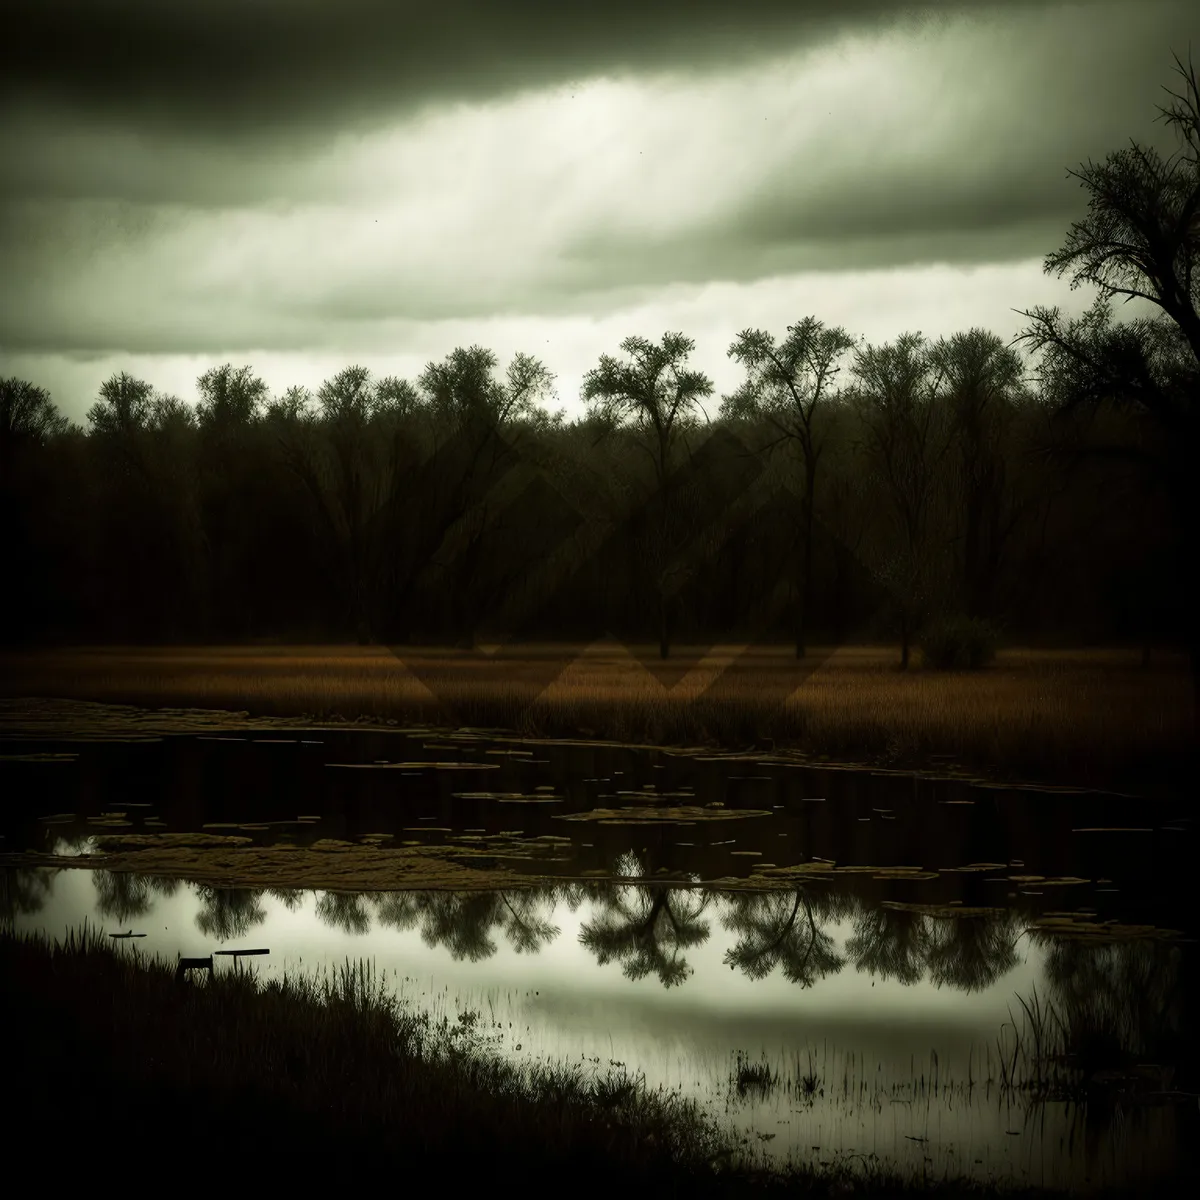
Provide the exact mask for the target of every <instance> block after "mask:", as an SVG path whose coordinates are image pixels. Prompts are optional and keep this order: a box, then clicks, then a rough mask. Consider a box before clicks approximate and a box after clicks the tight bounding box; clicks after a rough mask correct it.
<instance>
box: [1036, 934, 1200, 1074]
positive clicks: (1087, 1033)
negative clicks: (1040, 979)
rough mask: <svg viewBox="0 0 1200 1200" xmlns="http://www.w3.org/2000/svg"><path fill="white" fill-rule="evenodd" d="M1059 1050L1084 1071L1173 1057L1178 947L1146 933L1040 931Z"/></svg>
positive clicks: (1179, 1013) (1179, 1023)
mask: <svg viewBox="0 0 1200 1200" xmlns="http://www.w3.org/2000/svg"><path fill="white" fill-rule="evenodd" d="M1033 936H1034V937H1035V939H1036V940H1037V941H1038V942H1039V943H1040V944H1042V945H1044V946H1045V947H1046V951H1047V953H1046V965H1045V972H1046V980H1047V982H1048V984H1049V986H1050V993H1049V997H1048V998H1049V1001H1050V1004H1051V1006H1052V1007H1053V1010H1054V1013H1055V1018H1056V1021H1055V1024H1056V1026H1057V1032H1058V1034H1059V1036H1060V1037H1061V1040H1062V1046H1061V1050H1062V1052H1063V1053H1065V1054H1067V1055H1068V1056H1070V1058H1071V1059H1072V1060H1073V1061H1074V1062H1075V1063H1076V1064H1077V1065H1078V1066H1080V1067H1081V1068H1082V1069H1084V1070H1088V1071H1093V1070H1104V1069H1108V1068H1112V1067H1116V1066H1119V1065H1121V1064H1122V1063H1123V1062H1124V1061H1125V1060H1127V1059H1128V1058H1130V1057H1140V1056H1155V1055H1160V1056H1163V1057H1170V1055H1171V1054H1172V1053H1173V1051H1174V1047H1175V1045H1176V1043H1177V1039H1178V1038H1179V1037H1180V1035H1181V1034H1182V1033H1183V1032H1184V1029H1183V1024H1184V1022H1183V994H1182V988H1181V987H1180V986H1179V983H1178V980H1179V962H1180V954H1181V951H1180V948H1179V947H1178V946H1171V945H1168V944H1166V943H1164V942H1160V941H1157V940H1153V939H1148V938H1143V939H1138V940H1130V941H1122V942H1110V943H1104V942H1100V943H1097V942H1093V941H1088V940H1083V939H1073V938H1055V937H1052V936H1050V935H1046V934H1042V933H1040V932H1035V933H1034V935H1033Z"/></svg>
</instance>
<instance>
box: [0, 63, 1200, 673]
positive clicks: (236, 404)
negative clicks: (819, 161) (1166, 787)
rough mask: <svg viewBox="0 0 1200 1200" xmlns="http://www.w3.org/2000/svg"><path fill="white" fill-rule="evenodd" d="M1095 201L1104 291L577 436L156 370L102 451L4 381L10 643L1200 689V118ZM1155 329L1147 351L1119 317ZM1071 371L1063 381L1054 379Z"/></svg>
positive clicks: (1080, 264)
mask: <svg viewBox="0 0 1200 1200" xmlns="http://www.w3.org/2000/svg"><path fill="white" fill-rule="evenodd" d="M1176 61H1177V64H1178V67H1179V72H1180V74H1181V75H1182V76H1183V78H1184V80H1185V83H1186V87H1185V89H1184V91H1183V92H1182V93H1180V94H1176V93H1173V92H1172V93H1169V94H1170V95H1171V96H1172V97H1173V99H1174V101H1175V103H1174V104H1173V105H1172V106H1170V107H1168V108H1165V109H1162V110H1161V112H1162V114H1163V116H1164V117H1165V118H1166V119H1167V120H1168V121H1169V122H1171V123H1173V124H1174V125H1175V126H1176V128H1177V130H1178V132H1179V133H1180V134H1181V137H1182V142H1183V145H1182V148H1181V149H1180V151H1179V152H1178V153H1176V154H1175V155H1173V156H1172V157H1170V158H1169V159H1165V160H1164V159H1163V158H1161V157H1160V156H1159V155H1158V154H1157V153H1156V152H1154V151H1153V150H1148V149H1144V148H1142V147H1140V146H1138V145H1137V144H1136V143H1133V144H1132V146H1131V148H1130V149H1128V150H1122V151H1119V152H1116V153H1114V154H1111V155H1109V157H1108V159H1107V160H1106V161H1105V162H1104V163H1102V164H1099V165H1096V164H1088V165H1087V166H1085V167H1084V168H1082V169H1081V170H1080V171H1078V172H1072V174H1075V175H1076V176H1077V177H1078V178H1079V180H1080V181H1081V183H1082V184H1083V185H1084V187H1085V188H1086V190H1087V191H1088V193H1089V208H1088V213H1087V215H1086V216H1085V217H1083V218H1082V219H1081V220H1079V221H1077V222H1076V223H1075V224H1074V225H1073V226H1072V227H1071V230H1070V231H1069V233H1068V236H1067V239H1066V242H1065V244H1064V246H1063V248H1062V249H1060V250H1059V251H1057V252H1055V253H1053V254H1051V255H1050V256H1049V257H1048V258H1047V259H1046V262H1045V267H1046V270H1047V271H1050V272H1055V273H1058V274H1060V275H1061V274H1063V273H1066V272H1070V273H1071V279H1072V285H1073V286H1075V285H1077V284H1079V283H1089V284H1091V285H1093V286H1095V287H1096V288H1097V289H1098V291H1099V295H1098V297H1097V300H1096V302H1095V304H1094V305H1093V306H1092V307H1091V309H1089V310H1088V311H1087V312H1086V313H1085V314H1084V315H1083V316H1082V317H1080V318H1078V319H1075V320H1065V319H1064V318H1063V317H1062V315H1061V314H1060V313H1059V311H1058V310H1046V309H1035V310H1033V311H1032V312H1026V313H1023V314H1022V315H1024V316H1025V317H1027V318H1028V321H1029V324H1028V326H1027V328H1026V329H1025V330H1024V331H1023V333H1022V334H1021V335H1019V337H1018V338H1017V339H1016V340H1015V341H1014V342H1013V343H1007V344H1006V343H1005V342H1004V341H1003V340H1002V339H1001V338H999V337H998V336H996V335H995V334H994V333H992V332H990V331H988V330H985V329H981V328H973V329H969V330H966V331H964V332H961V333H958V334H955V335H954V336H951V337H947V338H941V339H938V340H936V341H933V340H929V339H926V338H925V337H923V336H922V335H921V334H920V333H919V332H908V333H905V334H903V335H901V336H900V337H898V338H897V339H896V340H895V341H893V342H890V343H886V344H881V345H871V344H867V343H865V342H863V341H862V340H861V339H859V338H856V337H854V336H853V335H852V334H851V333H849V332H847V331H846V330H845V329H843V328H840V327H831V326H828V325H826V324H825V323H824V322H822V321H821V320H820V319H819V318H818V317H816V316H805V317H804V318H803V319H801V320H799V321H798V322H797V323H795V324H793V325H791V326H789V327H788V328H787V329H786V330H785V331H783V332H781V333H778V334H776V333H772V332H770V331H766V330H761V329H746V330H743V331H742V332H741V333H740V334H739V335H738V336H737V338H736V339H735V340H734V341H733V343H732V344H731V345H730V346H729V348H728V353H729V355H730V357H731V358H733V359H734V360H736V361H737V362H738V363H739V364H740V366H741V367H742V368H743V370H744V379H743V382H742V383H741V385H740V386H739V387H738V388H736V389H735V390H734V391H733V392H732V393H731V394H729V395H727V396H724V397H721V398H720V399H719V401H718V402H716V403H715V404H714V403H712V402H711V401H710V399H709V398H710V397H711V396H712V394H713V391H714V387H713V383H712V381H711V380H710V379H709V378H708V377H707V376H705V375H704V374H703V373H702V372H699V371H696V370H694V369H692V368H690V367H689V366H688V359H689V356H690V355H691V354H692V352H693V351H694V349H695V345H694V342H693V341H692V340H691V339H690V338H688V337H686V336H685V335H684V334H682V333H678V332H668V333H667V334H665V335H664V336H663V337H662V339H661V340H660V341H657V342H655V341H651V340H648V339H647V338H644V337H641V336H633V337H629V338H627V339H626V340H625V341H624V342H622V343H621V345H620V355H619V356H611V355H607V354H606V355H602V356H601V357H600V360H599V362H598V364H597V365H596V366H595V367H594V368H593V369H592V370H591V371H589V372H588V373H587V375H586V376H585V379H584V384H583V390H582V399H583V401H584V407H585V415H583V416H582V417H580V418H579V419H577V420H572V421H568V420H566V419H565V418H564V415H563V413H562V412H561V411H560V412H557V413H554V414H551V412H550V411H549V410H548V409H547V407H546V404H547V403H548V402H549V401H550V399H551V398H552V395H553V393H552V386H553V376H552V375H551V373H550V371H549V370H548V369H547V368H546V366H545V365H544V364H543V363H541V362H540V361H539V360H537V359H536V358H533V357H532V356H530V355H527V354H517V355H516V356H515V357H514V358H513V360H512V362H511V363H509V364H508V366H507V368H506V369H505V370H503V371H501V370H500V369H499V363H498V360H497V357H496V356H495V354H493V353H492V352H491V351H490V350H488V349H486V348H484V347H481V346H471V347H469V348H459V349H456V350H455V351H454V352H453V353H451V354H450V355H449V356H448V357H447V358H445V359H444V360H443V361H441V362H431V363H430V364H429V365H428V366H427V367H426V368H425V370H424V371H423V372H422V373H421V374H420V376H419V378H418V379H417V380H416V381H415V382H412V381H408V380H401V379H396V378H393V377H388V378H382V379H373V378H372V376H371V374H370V372H368V371H367V370H366V369H365V368H363V367H360V366H350V367H347V368H346V369H345V370H343V371H341V372H339V373H338V374H336V375H335V376H334V377H333V378H331V379H329V380H327V381H326V382H325V383H323V384H322V385H321V386H320V388H318V389H317V391H316V392H315V394H313V393H310V392H309V391H307V390H306V389H303V388H292V389H289V390H288V391H287V392H285V393H284V394H283V395H282V396H275V397H272V396H271V395H270V394H269V391H268V388H267V386H266V385H265V383H264V382H263V380H262V379H261V378H259V377H258V376H257V375H256V374H255V373H254V370H253V369H252V368H251V367H250V366H235V365H233V364H225V365H223V366H220V367H217V368H214V369H212V370H209V371H207V372H205V373H204V374H203V375H201V376H200V378H199V379H198V380H197V390H198V394H199V402H198V403H197V404H196V405H195V406H194V407H193V406H191V405H188V404H185V403H184V402H183V401H181V400H180V399H179V398H178V397H175V396H169V395H163V394H160V393H158V392H156V391H155V390H154V389H153V387H152V386H151V385H150V384H149V383H147V382H146V381H144V380H141V379H136V378H134V377H132V376H130V375H129V374H127V373H124V372H122V373H119V374H116V375H114V376H113V377H111V378H110V379H108V380H107V381H106V382H105V383H104V384H103V385H102V386H101V388H100V391H99V395H98V397H97V399H96V402H95V404H94V405H93V407H92V408H91V409H90V411H89V412H88V414H87V424H86V428H81V427H78V426H74V425H72V424H70V423H69V422H67V421H66V420H65V419H64V418H63V417H62V415H61V414H60V413H58V412H57V410H56V409H55V407H54V404H53V401H52V398H51V397H50V395H49V394H48V393H47V392H46V391H45V390H44V389H42V388H39V387H38V386H36V385H35V384H34V383H32V382H30V381H27V380H23V379H17V378H10V379H7V380H2V381H0V504H2V505H3V510H2V512H0V519H2V525H0V528H3V530H4V531H5V538H6V543H7V547H6V549H7V554H6V559H7V562H8V565H9V571H8V580H9V582H8V584H7V586H6V587H5V589H4V592H3V595H4V601H3V603H4V611H3V613H2V614H0V619H2V621H3V626H2V629H3V636H4V638H5V640H6V641H7V642H9V643H28V642H38V641H102V640H118V641H156V640H189V641H190V640H200V641H204V640H210V639H212V640H228V639H256V638H263V639H267V638H281V639H288V638H295V639H302V640H307V639H314V640H326V641H339V640H343V639H347V638H349V639H353V640H357V641H359V642H363V643H368V642H384V643H409V642H414V641H434V642H452V643H456V644H462V645H470V644H472V643H473V642H474V641H475V640H476V639H479V638H486V637H491V636H511V637H517V638H521V637H530V638H547V639H549V638H572V639H574V638H580V637H585V638H591V637H596V636H600V635H603V634H606V633H608V634H612V635H614V636H617V637H621V638H625V639H629V640H637V641H645V640H652V641H656V642H657V643H658V644H659V648H660V653H661V654H662V655H663V656H664V657H665V656H667V655H668V654H669V653H670V647H671V645H672V643H673V642H675V641H677V640H681V639H683V640H689V641H691V640H730V639H736V640H746V639H748V638H749V639H770V640H776V641H777V640H779V639H780V638H781V637H783V638H787V639H788V640H789V641H790V642H794V644H795V647H796V653H797V655H798V656H803V655H804V654H805V653H806V652H807V648H808V645H809V644H810V642H811V641H813V640H814V639H816V638H820V639H832V640H834V641H841V640H844V639H846V638H849V637H855V636H870V637H884V636H886V637H889V638H894V639H895V640H896V641H897V642H899V644H900V647H901V651H900V654H901V661H902V663H903V664H904V665H907V663H908V658H909V648H910V646H911V645H912V644H913V642H914V639H916V638H917V637H918V635H919V633H920V631H921V630H922V628H923V627H927V626H928V624H929V622H930V621H932V620H935V619H937V618H939V617H944V616H946V615H947V614H963V615H966V616H969V617H972V618H977V619H987V620H990V621H993V622H996V623H998V624H1000V625H1002V626H1003V627H1004V628H1005V629H1006V630H1007V631H1008V632H1009V633H1010V634H1013V635H1019V636H1022V637H1034V638H1036V637H1052V638H1069V639H1071V640H1075V641H1099V640H1111V639H1121V640H1138V641H1140V642H1145V643H1146V644H1147V645H1148V644H1149V643H1150V642H1154V641H1161V640H1168V641H1178V642H1181V643H1182V644H1184V645H1186V646H1187V647H1188V648H1189V649H1190V651H1191V655H1192V661H1193V664H1194V666H1197V668H1198V669H1200V642H1198V640H1197V637H1196V633H1195V622H1194V620H1193V614H1194V612H1195V611H1196V607H1197V606H1196V598H1197V597H1196V592H1195V587H1194V584H1193V583H1192V582H1191V580H1192V577H1193V575H1195V574H1197V572H1196V571H1195V569H1194V568H1195V561H1194V560H1195V556H1196V548H1197V533H1198V531H1200V504H1198V503H1197V487H1196V484H1195V470H1194V467H1193V464H1194V461H1195V456H1196V449H1197V445H1196V435H1197V419H1196V393H1197V385H1198V382H1200V311H1198V299H1200V296H1198V293H1200V271H1197V269H1196V267H1197V260H1198V258H1200V217H1198V209H1200V93H1198V91H1197V87H1196V76H1195V71H1194V69H1190V70H1185V69H1184V68H1183V66H1182V64H1179V63H1178V60H1176ZM1117 296H1121V297H1123V298H1125V299H1128V298H1131V297H1134V296H1136V297H1140V298H1142V299H1144V300H1148V301H1150V302H1151V303H1152V304H1153V305H1155V306H1156V307H1157V310H1158V311H1157V312H1156V313H1155V315H1154V316H1152V317H1141V318H1138V319H1136V320H1133V321H1127V322H1123V323H1117V322H1115V321H1114V320H1113V309H1112V301H1113V299H1115V298H1116V297H1117ZM1022 342H1023V343H1025V350H1027V351H1028V352H1030V353H1031V354H1033V355H1036V356H1037V361H1036V363H1035V362H1032V361H1031V360H1027V359H1026V357H1025V356H1024V351H1023V350H1022V349H1021V348H1019V347H1020V343H1022Z"/></svg>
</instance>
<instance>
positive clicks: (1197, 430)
mask: <svg viewBox="0 0 1200 1200" xmlns="http://www.w3.org/2000/svg"><path fill="white" fill-rule="evenodd" d="M1175 66H1176V70H1177V73H1178V74H1179V76H1180V77H1181V78H1182V80H1183V87H1182V89H1181V90H1180V91H1179V92H1173V91H1171V89H1170V88H1164V91H1166V92H1167V94H1168V95H1169V96H1170V97H1171V100H1172V103H1171V104H1169V105H1168V106H1167V107H1161V106H1160V108H1159V113H1160V114H1161V119H1164V120H1165V121H1166V122H1167V123H1168V124H1169V125H1172V126H1174V127H1175V129H1176V131H1177V133H1178V134H1179V135H1180V137H1181V141H1182V145H1181V146H1180V147H1179V149H1178V150H1176V151H1175V153H1173V154H1172V155H1171V156H1170V157H1169V158H1167V159H1164V158H1163V157H1162V156H1161V155H1160V154H1158V153H1157V151H1155V150H1154V149H1153V148H1148V147H1143V146H1140V145H1139V144H1138V143H1137V142H1132V141H1131V143H1130V145H1129V147H1128V148H1126V149H1124V150H1119V151H1116V152H1114V153H1112V154H1110V155H1109V156H1108V157H1107V158H1106V159H1105V161H1104V162H1103V163H1100V164H1095V163H1092V162H1088V163H1087V164H1086V165H1085V166H1083V167H1081V169H1080V170H1078V171H1071V172H1070V174H1071V175H1073V176H1074V177H1075V178H1077V179H1079V180H1080V182H1081V183H1082V185H1083V186H1084V187H1085V188H1086V189H1087V190H1088V192H1089V193H1090V196H1089V200H1088V212H1087V215H1086V216H1085V217H1083V218H1081V219H1080V220H1078V221H1076V222H1075V223H1074V224H1073V225H1072V226H1071V229H1070V231H1069V232H1068V234H1067V238H1066V242H1065V244H1064V245H1063V247H1062V248H1061V249H1060V250H1057V251H1055V252H1054V253H1053V254H1050V255H1048V256H1047V258H1046V260H1045V264H1044V269H1045V271H1046V272H1047V273H1050V272H1053V273H1054V274H1057V275H1059V276H1061V275H1063V274H1064V273H1066V272H1068V271H1070V272H1071V286H1072V288H1076V287H1078V286H1079V285H1080V284H1081V283H1090V284H1092V285H1094V286H1095V287H1096V288H1098V289H1099V292H1100V295H1099V297H1098V298H1097V301H1096V303H1095V304H1094V305H1093V306H1092V308H1091V310H1090V311H1089V312H1087V313H1085V314H1084V316H1082V317H1080V318H1079V319H1078V320H1075V321H1071V322H1068V323H1066V324H1065V325H1064V323H1063V321H1062V319H1061V317H1060V314H1059V310H1058V309H1057V308H1055V309H1046V308H1042V307H1038V308H1035V309H1034V310H1033V311H1032V312H1025V311H1023V310H1018V311H1020V312H1021V315H1022V316H1024V317H1028V318H1029V319H1030V321H1031V324H1030V326H1029V327H1027V328H1026V329H1025V330H1024V331H1023V332H1022V333H1020V334H1019V335H1018V336H1017V338H1016V339H1015V340H1016V341H1025V342H1027V343H1029V346H1030V348H1031V349H1032V350H1034V351H1038V350H1040V351H1043V356H1042V361H1041V365H1040V374H1041V381H1042V385H1043V388H1044V390H1045V393H1046V395H1047V396H1048V397H1049V398H1050V399H1051V400H1052V401H1053V402H1054V404H1055V408H1056V414H1057V416H1058V417H1059V418H1060V419H1061V421H1062V424H1063V425H1064V426H1068V427H1072V426H1074V425H1075V423H1074V422H1073V421H1072V420H1071V419H1072V418H1074V417H1076V416H1078V415H1079V414H1080V413H1091V414H1095V413H1096V412H1097V411H1098V410H1100V409H1102V408H1106V407H1112V408H1116V409H1124V410H1126V411H1130V412H1132V413H1133V414H1134V415H1135V416H1137V417H1138V418H1139V424H1141V425H1142V426H1143V428H1144V430H1145V437H1144V438H1143V439H1142V441H1141V444H1140V445H1135V446H1132V447H1131V446H1127V445H1119V446H1118V445H1111V444H1106V443H1104V442H1096V441H1095V440H1091V441H1088V440H1084V441H1083V442H1079V441H1078V440H1077V441H1076V442H1075V444H1074V445H1073V447H1072V449H1073V451H1074V452H1075V453H1082V454H1085V455H1095V456H1105V457H1114V458H1115V457H1123V458H1127V459H1131V460H1133V461H1135V462H1136V463H1138V464H1139V465H1140V466H1142V467H1143V468H1144V469H1145V470H1146V471H1147V472H1148V473H1149V478H1150V479H1151V480H1153V481H1155V482H1157V483H1158V484H1160V485H1161V486H1162V488H1163V489H1164V491H1165V492H1166V495H1167V497H1168V498H1169V500H1170V503H1171V509H1172V512H1173V513H1174V516H1175V521H1176V531H1177V534H1178V538H1179V541H1178V545H1179V553H1180V554H1181V555H1182V556H1183V557H1184V558H1185V560H1186V563H1187V564H1190V567H1191V569H1190V571H1187V570H1185V571H1184V572H1183V576H1184V578H1185V579H1190V582H1189V583H1188V584H1186V585H1185V586H1187V587H1188V588H1190V595H1189V596H1188V597H1187V600H1188V603H1189V611H1190V612H1191V613H1192V614H1195V613H1197V612H1200V586H1198V585H1197V582H1196V581H1197V579H1198V578H1200V566H1198V564H1197V558H1198V554H1197V551H1200V484H1198V483H1197V474H1196V469H1195V463H1196V456H1197V452H1198V451H1200V444H1198V440H1200V439H1198V434H1200V421H1198V418H1197V402H1196V397H1197V392H1198V391H1200V87H1198V86H1197V81H1196V70H1195V67H1194V66H1193V65H1192V63H1191V59H1190V55H1189V61H1188V66H1187V67H1184V65H1183V63H1182V62H1181V60H1180V59H1179V57H1178V56H1175ZM1115 296H1123V297H1124V298H1125V302H1126V303H1128V301H1129V300H1131V299H1133V298H1134V297H1137V298H1139V299H1141V300H1145V301H1149V302H1150V303H1151V304H1153V305H1155V306H1156V307H1157V308H1158V309H1159V310H1161V311H1160V312H1159V313H1157V314H1155V315H1154V316H1153V317H1142V318H1138V319H1136V320H1133V321H1130V322H1127V323H1125V324H1123V325H1113V324H1112V320H1111V315H1112V310H1111V302H1112V300H1113V298H1114V297H1115ZM1188 638H1189V651H1190V656H1191V669H1192V682H1193V687H1194V692H1195V700H1196V720H1197V726H1198V732H1200V625H1198V624H1197V621H1196V618H1195V616H1194V615H1193V617H1192V621H1191V625H1190V628H1189V631H1188Z"/></svg>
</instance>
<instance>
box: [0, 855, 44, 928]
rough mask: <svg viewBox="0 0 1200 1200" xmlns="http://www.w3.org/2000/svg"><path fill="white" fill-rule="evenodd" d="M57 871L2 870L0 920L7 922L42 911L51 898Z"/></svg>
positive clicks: (0, 877)
mask: <svg viewBox="0 0 1200 1200" xmlns="http://www.w3.org/2000/svg"><path fill="white" fill-rule="evenodd" d="M57 874H58V872H57V871H46V870H36V871H29V870H15V869H13V868H11V867H10V868H7V869H6V870H4V871H0V920H2V921H4V922H5V923H6V924H8V923H11V922H12V921H13V920H15V919H16V918H17V917H29V916H32V915H33V914H34V913H37V912H41V911H42V908H43V907H44V906H45V904H46V901H47V900H49V899H50V892H51V889H52V888H53V880H54V876H55V875H57Z"/></svg>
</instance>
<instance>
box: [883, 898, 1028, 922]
mask: <svg viewBox="0 0 1200 1200" xmlns="http://www.w3.org/2000/svg"><path fill="white" fill-rule="evenodd" d="M879 907H880V908H891V909H895V910H896V911H897V912H910V913H918V914H920V915H921V916H923V917H938V918H943V917H944V918H950V919H952V918H954V917H1002V916H1003V915H1004V913H1005V911H1006V910H1005V909H1003V908H989V907H987V906H984V905H976V906H968V905H965V904H906V903H905V902H904V901H902V900H883V901H881V902H880V905H879Z"/></svg>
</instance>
